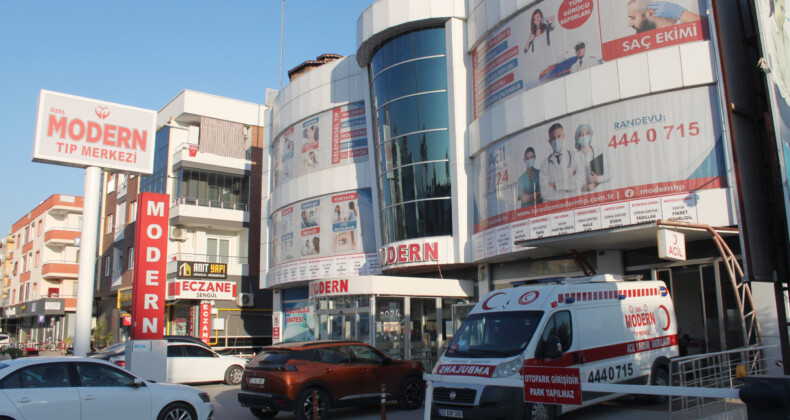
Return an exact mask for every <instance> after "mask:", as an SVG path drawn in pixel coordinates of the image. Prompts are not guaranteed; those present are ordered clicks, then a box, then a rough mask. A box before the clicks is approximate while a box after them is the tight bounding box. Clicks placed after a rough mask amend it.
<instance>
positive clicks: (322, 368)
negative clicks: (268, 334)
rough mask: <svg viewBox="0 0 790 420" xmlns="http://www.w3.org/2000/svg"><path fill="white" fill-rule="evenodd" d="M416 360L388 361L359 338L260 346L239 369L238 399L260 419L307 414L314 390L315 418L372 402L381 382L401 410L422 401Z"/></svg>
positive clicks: (306, 416)
mask: <svg viewBox="0 0 790 420" xmlns="http://www.w3.org/2000/svg"><path fill="white" fill-rule="evenodd" d="M423 372H424V368H423V366H422V363H420V362H418V361H413V360H408V361H404V360H392V359H390V358H389V357H387V356H385V355H384V354H382V353H381V352H380V351H379V350H378V349H376V348H375V347H372V346H370V345H368V344H366V343H363V342H361V341H309V342H300V343H282V344H276V345H273V346H269V347H265V348H264V349H263V351H261V352H260V353H258V354H257V355H256V356H255V357H254V358H253V359H252V360H251V361H250V362H249V363H248V364H247V367H246V368H245V369H244V377H243V378H242V381H241V391H240V392H239V394H238V395H239V397H238V398H239V402H240V403H241V405H242V406H244V407H249V408H250V411H251V412H252V414H253V415H255V416H256V417H258V418H261V419H268V418H272V417H274V416H275V415H277V413H278V412H280V411H293V412H294V415H295V416H296V418H297V419H299V420H305V419H311V420H312V412H313V403H312V395H313V391H318V413H319V418H320V419H323V418H325V416H326V414H327V410H329V409H330V408H336V407H347V406H358V405H365V404H375V403H378V402H379V401H380V400H381V385H382V384H384V385H385V386H386V398H387V400H394V401H397V402H398V406H399V407H401V408H403V409H406V410H414V409H417V408H419V407H421V406H422V403H423V400H424V398H425V382H424V381H423V380H422V375H423Z"/></svg>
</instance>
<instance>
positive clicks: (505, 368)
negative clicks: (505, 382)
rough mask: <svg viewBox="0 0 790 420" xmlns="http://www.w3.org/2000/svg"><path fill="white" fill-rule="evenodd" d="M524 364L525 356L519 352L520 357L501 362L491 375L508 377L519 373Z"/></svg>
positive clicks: (493, 376)
mask: <svg viewBox="0 0 790 420" xmlns="http://www.w3.org/2000/svg"><path fill="white" fill-rule="evenodd" d="M523 366H524V357H523V356H522V355H520V354H519V355H518V357H516V358H515V359H513V360H509V361H507V362H502V363H500V364H499V365H498V366H497V367H496V369H494V374H493V375H492V376H491V377H492V378H506V377H508V376H513V375H515V374H517V373H519V372H520V371H521V368H522V367H523Z"/></svg>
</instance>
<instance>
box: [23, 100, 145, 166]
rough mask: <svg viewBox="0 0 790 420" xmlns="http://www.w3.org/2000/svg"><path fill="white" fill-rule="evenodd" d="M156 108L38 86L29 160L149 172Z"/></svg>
mask: <svg viewBox="0 0 790 420" xmlns="http://www.w3.org/2000/svg"><path fill="white" fill-rule="evenodd" d="M155 134H156V111H151V110H147V109H141V108H134V107H130V106H126V105H119V104H115V103H111V102H104V101H98V100H95V99H88V98H82V97H79V96H73V95H66V94H64V93H58V92H50V91H47V90H42V91H41V93H40V94H39V99H38V114H37V118H36V135H35V141H34V145H33V161H34V162H43V163H52V164H56V165H65V166H76V167H80V168H84V167H88V166H95V167H99V168H103V169H108V170H117V171H122V172H130V173H137V174H142V175H150V174H151V173H152V172H153V167H154V137H155Z"/></svg>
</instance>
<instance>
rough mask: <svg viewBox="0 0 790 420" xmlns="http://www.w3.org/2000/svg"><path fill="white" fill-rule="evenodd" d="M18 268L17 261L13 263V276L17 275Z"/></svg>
mask: <svg viewBox="0 0 790 420" xmlns="http://www.w3.org/2000/svg"><path fill="white" fill-rule="evenodd" d="M18 268H19V262H15V263H14V275H15V276H16V275H17V271H18Z"/></svg>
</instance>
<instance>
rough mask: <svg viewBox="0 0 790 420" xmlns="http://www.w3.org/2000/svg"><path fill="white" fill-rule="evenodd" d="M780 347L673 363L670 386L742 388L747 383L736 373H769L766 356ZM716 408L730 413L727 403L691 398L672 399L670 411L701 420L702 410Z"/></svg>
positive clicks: (754, 349)
mask: <svg viewBox="0 0 790 420" xmlns="http://www.w3.org/2000/svg"><path fill="white" fill-rule="evenodd" d="M776 347H777V346H755V347H745V348H740V349H734V350H728V351H723V352H718V353H706V354H700V355H694V356H684V357H679V358H676V359H672V363H671V365H670V372H669V378H670V383H671V384H672V385H673V386H684V387H696V388H721V389H724V388H730V389H738V388H741V387H742V386H743V381H742V380H740V379H738V378H737V377H736V370H742V373H743V374H747V375H750V376H751V375H759V374H764V373H766V366H765V363H764V356H763V352H764V351H765V350H767V349H771V348H776ZM739 366H743V367H742V368H739ZM712 405H720V407H721V409H722V410H727V400H726V399H722V398H710V397H690V396H673V397H670V400H669V405H668V410H669V415H670V416H672V414H676V413H681V412H691V411H694V412H695V413H696V415H697V417H700V416H701V415H702V410H703V409H704V408H705V407H709V406H712Z"/></svg>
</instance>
